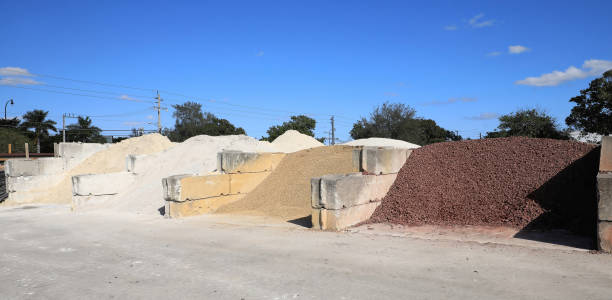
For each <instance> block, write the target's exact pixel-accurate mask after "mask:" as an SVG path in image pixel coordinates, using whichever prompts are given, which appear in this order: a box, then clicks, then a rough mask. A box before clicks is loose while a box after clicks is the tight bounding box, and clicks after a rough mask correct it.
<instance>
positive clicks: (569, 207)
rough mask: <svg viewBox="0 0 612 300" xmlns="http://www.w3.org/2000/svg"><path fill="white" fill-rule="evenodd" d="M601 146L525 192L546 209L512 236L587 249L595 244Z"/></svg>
mask: <svg viewBox="0 0 612 300" xmlns="http://www.w3.org/2000/svg"><path fill="white" fill-rule="evenodd" d="M600 149H601V148H600V147H597V148H595V149H593V150H591V151H590V152H589V153H587V154H586V155H585V156H583V157H582V158H580V159H578V160H576V161H574V162H573V163H572V164H570V165H569V166H567V167H566V168H565V169H563V170H561V171H560V172H559V173H557V174H556V175H555V176H554V177H552V178H551V179H550V180H548V181H547V182H546V183H544V184H543V185H542V186H540V187H539V188H538V189H536V190H535V191H533V192H531V193H530V194H529V195H528V198H529V199H532V200H534V201H535V202H537V203H538V204H539V205H540V207H542V208H543V209H544V210H545V212H544V213H543V214H542V215H540V216H539V217H538V218H536V219H535V220H533V221H531V222H530V223H529V224H527V226H525V227H524V228H523V229H521V231H519V232H518V233H517V234H516V235H515V236H514V237H515V238H520V239H527V240H533V241H540V242H545V243H551V244H559V245H566V246H574V247H578V248H586V249H593V248H594V247H595V245H596V243H595V241H596V234H597V232H596V230H597V177H596V176H597V171H598V169H599V152H600Z"/></svg>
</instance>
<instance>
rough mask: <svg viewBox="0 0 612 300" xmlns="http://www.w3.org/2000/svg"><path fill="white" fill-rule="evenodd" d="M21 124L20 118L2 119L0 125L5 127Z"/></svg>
mask: <svg viewBox="0 0 612 300" xmlns="http://www.w3.org/2000/svg"><path fill="white" fill-rule="evenodd" d="M18 126H19V119H17V118H12V119H0V127H4V128H17V127H18Z"/></svg>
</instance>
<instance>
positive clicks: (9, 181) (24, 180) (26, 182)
mask: <svg viewBox="0 0 612 300" xmlns="http://www.w3.org/2000/svg"><path fill="white" fill-rule="evenodd" d="M63 179H64V177H63V176H57V175H40V176H19V177H6V191H7V192H9V193H11V192H12V193H14V192H22V191H30V190H42V189H48V188H51V187H53V186H55V185H57V184H59V183H60V182H61V181H62V180H63Z"/></svg>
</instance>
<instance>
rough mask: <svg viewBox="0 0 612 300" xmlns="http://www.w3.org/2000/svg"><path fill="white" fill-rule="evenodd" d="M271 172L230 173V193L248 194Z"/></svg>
mask: <svg viewBox="0 0 612 300" xmlns="http://www.w3.org/2000/svg"><path fill="white" fill-rule="evenodd" d="M270 173H271V172H259V173H240V174H228V175H229V177H230V190H229V194H246V193H249V192H251V191H252V190H253V189H254V188H255V187H257V186H258V185H259V184H260V183H261V182H262V181H264V179H266V177H268V175H270Z"/></svg>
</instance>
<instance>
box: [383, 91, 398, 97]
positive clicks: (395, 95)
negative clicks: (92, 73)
mask: <svg viewBox="0 0 612 300" xmlns="http://www.w3.org/2000/svg"><path fill="white" fill-rule="evenodd" d="M385 96H387V97H399V94H398V93H393V92H386V93H385Z"/></svg>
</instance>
